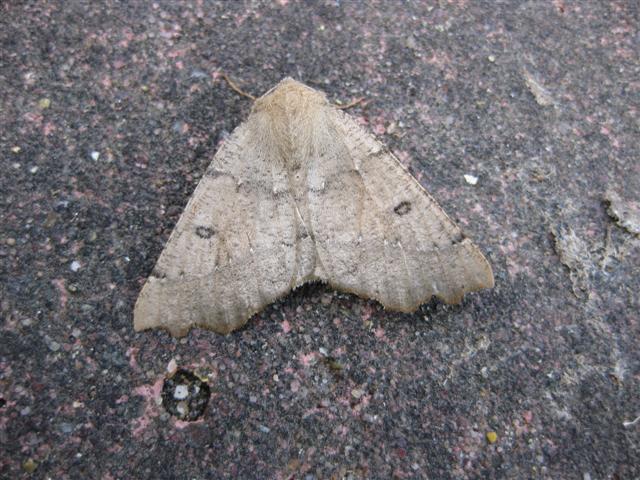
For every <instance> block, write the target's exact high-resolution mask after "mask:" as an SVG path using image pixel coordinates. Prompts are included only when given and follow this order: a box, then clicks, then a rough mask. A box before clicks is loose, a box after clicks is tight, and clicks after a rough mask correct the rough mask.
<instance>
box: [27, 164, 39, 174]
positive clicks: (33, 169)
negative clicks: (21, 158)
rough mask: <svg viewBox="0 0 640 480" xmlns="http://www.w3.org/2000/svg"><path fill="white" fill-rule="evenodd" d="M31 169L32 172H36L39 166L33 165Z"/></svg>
mask: <svg viewBox="0 0 640 480" xmlns="http://www.w3.org/2000/svg"><path fill="white" fill-rule="evenodd" d="M29 171H30V172H31V173H36V172H37V171H38V166H37V165H35V166H33V167H31V168H30V169H29Z"/></svg>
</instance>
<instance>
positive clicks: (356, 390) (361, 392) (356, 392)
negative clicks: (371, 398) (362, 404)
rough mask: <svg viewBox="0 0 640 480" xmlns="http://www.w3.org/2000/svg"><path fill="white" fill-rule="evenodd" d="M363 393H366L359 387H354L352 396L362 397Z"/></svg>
mask: <svg viewBox="0 0 640 480" xmlns="http://www.w3.org/2000/svg"><path fill="white" fill-rule="evenodd" d="M363 395H364V392H363V391H362V390H360V389H359V388H354V389H353V390H351V396H352V397H353V398H355V399H356V400H358V399H360V397H362V396H363Z"/></svg>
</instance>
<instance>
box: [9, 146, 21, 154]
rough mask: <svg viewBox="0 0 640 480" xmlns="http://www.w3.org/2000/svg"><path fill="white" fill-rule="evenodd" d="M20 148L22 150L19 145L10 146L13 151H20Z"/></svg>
mask: <svg viewBox="0 0 640 480" xmlns="http://www.w3.org/2000/svg"><path fill="white" fill-rule="evenodd" d="M20 150H22V149H21V148H20V147H19V146H17V145H16V146H15V147H11V151H12V152H13V153H20Z"/></svg>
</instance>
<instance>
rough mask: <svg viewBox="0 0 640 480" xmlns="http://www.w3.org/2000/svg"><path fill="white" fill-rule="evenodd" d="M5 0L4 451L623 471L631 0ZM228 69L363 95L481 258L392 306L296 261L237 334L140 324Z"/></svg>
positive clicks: (74, 463)
mask: <svg viewBox="0 0 640 480" xmlns="http://www.w3.org/2000/svg"><path fill="white" fill-rule="evenodd" d="M0 13H1V16H0V107H1V112H0V166H1V168H2V174H1V175H0V314H1V316H0V477H2V478H7V479H9V478H11V479H13V478H22V477H24V478H43V479H44V478H56V479H75V478H98V479H104V480H108V479H128V478H149V479H151V478H154V479H157V478H167V479H173V478H175V479H209V478H211V479H214V478H282V479H285V478H295V479H324V478H354V479H355V478H438V479H440V478H443V479H444V478H554V479H556V478H576V479H584V480H586V479H594V480H595V479H604V478H617V479H627V478H638V477H640V461H639V460H638V458H639V455H640V420H639V419H638V418H639V416H640V354H639V350H638V341H639V339H640V323H639V316H640V315H639V313H638V312H639V311H640V305H639V304H640V300H639V294H638V292H639V291H640V285H639V284H640V277H639V275H638V266H639V265H640V248H639V247H640V240H639V234H640V230H639V229H638V225H640V223H639V222H640V220H639V219H640V216H639V213H638V212H639V204H638V202H639V201H640V198H639V196H640V195H639V192H640V127H639V125H640V81H639V78H640V61H639V56H640V54H639V52H640V33H639V29H638V26H639V25H640V7H639V4H638V3H637V2H634V1H626V2H625V1H607V2H603V1H595V0H580V1H563V0H555V1H549V2H546V1H545V2H542V1H540V2H516V1H511V2H506V1H505V2H493V1H486V2H479V1H477V2H476V1H464V0H460V1H441V2H400V1H393V2H391V1H389V2H366V3H365V2H346V1H331V2H328V1H327V2H294V1H289V2H287V1H285V0H281V1H279V2H244V3H241V2H201V1H200V2H189V3H187V2H162V1H159V2H155V3H152V2H146V1H130V2H117V1H114V0H107V1H102V2H82V1H78V0H75V1H69V2H66V1H65V2H63V1H39V2H38V1H31V2H23V1H12V2H3V3H2V4H1V5H0ZM221 72H225V73H227V74H229V75H230V76H231V77H233V78H234V79H235V80H236V81H237V82H238V84H239V85H240V86H241V87H242V88H243V89H245V90H247V91H249V92H251V93H253V94H255V95H259V94H261V93H263V92H265V91H266V90H268V89H269V88H270V87H272V86H273V85H274V84H275V83H277V82H278V81H279V80H280V79H282V78H283V77H285V76H292V77H294V78H296V79H298V80H301V81H303V82H305V83H307V84H308V85H310V86H313V87H315V88H319V89H321V90H323V91H325V92H326V93H327V94H328V96H329V98H331V99H332V100H333V101H335V102H343V103H346V102H349V101H351V100H353V99H356V98H359V97H364V99H365V100H364V101H363V102H362V103H360V104H358V105H356V106H354V107H352V108H351V109H349V113H350V114H351V115H354V116H356V117H357V118H358V119H359V120H360V121H361V122H362V123H363V124H365V125H367V128H369V129H370V130H371V131H372V132H375V134H376V135H377V136H378V137H379V138H380V139H381V140H383V141H384V142H385V143H386V144H387V145H388V146H389V147H390V148H391V149H392V150H393V151H394V152H395V153H396V154H397V155H398V157H399V158H400V160H401V161H402V162H403V163H404V164H405V165H406V166H407V167H408V168H409V169H410V170H411V171H412V172H413V173H414V175H415V176H416V177H417V178H418V179H419V180H420V182H421V183H422V184H423V185H424V186H425V188H427V189H428V190H429V191H430V192H431V194H432V195H433V196H434V197H435V198H436V199H437V200H438V202H439V203H440V204H441V205H442V207H443V208H444V209H445V211H447V213H448V214H449V215H450V216H451V217H452V218H454V219H455V220H456V221H458V222H459V224H460V225H461V226H462V227H463V229H464V230H465V232H466V233H467V235H468V236H470V237H471V238H473V239H474V241H475V242H476V243H477V244H478V245H479V246H480V248H481V249H482V250H483V252H485V254H486V255H487V257H488V259H489V261H490V262H491V264H492V266H493V269H494V273H495V278H496V286H495V288H494V289H492V290H488V291H483V292H480V293H476V294H471V295H467V297H466V298H465V300H464V301H463V303H462V304H461V305H459V306H446V305H443V304H441V303H438V302H432V303H430V304H428V305H425V306H424V307H422V308H421V309H420V310H419V311H418V312H417V313H416V314H413V315H401V314H395V313H391V312H386V311H384V310H383V309H382V308H381V307H380V306H379V305H378V304H376V303H375V302H370V301H366V300H363V299H360V298H357V297H354V296H351V295H347V294H340V293H337V292H334V291H332V290H331V289H329V288H328V287H325V286H322V285H309V286H305V287H304V288H301V289H299V290H297V291H295V292H293V293H292V294H291V295H289V296H288V297H286V298H285V299H284V300H282V301H280V302H278V303H276V304H274V305H272V306H270V307H269V308H268V309H266V310H265V311H264V312H262V313H261V314H259V315H257V316H256V317H254V318H253V319H252V320H251V321H250V322H249V323H248V325H247V326H246V327H245V328H243V329H242V330H241V331H238V332H235V333H233V334H231V335H229V336H220V335H217V334H215V333H212V332H207V331H201V330H194V331H192V332H191V333H190V334H189V335H188V336H187V337H185V338H183V339H174V338H172V337H170V336H169V335H168V334H167V333H165V332H162V331H147V332H143V333H135V332H134V330H133V328H132V309H133V305H134V302H135V300H136V298H137V295H138V293H139V291H140V288H141V286H142V284H143V282H144V280H145V278H146V277H147V275H148V274H149V273H150V272H151V270H152V268H153V265H154V263H155V260H156V259H157V257H158V255H159V254H160V252H161V250H162V248H163V245H164V243H165V242H166V240H167V238H168V236H169V234H170V233H171V230H172V228H173V226H174V224H175V222H176V221H177V219H178V217H179V215H180V213H181V211H182V208H183V207H184V205H185V204H186V202H187V200H188V198H189V196H190V194H191V192H192V191H193V189H194V188H195V186H196V184H197V182H198V179H199V178H200V177H201V175H202V174H203V172H204V171H205V169H206V167H207V165H208V163H209V162H210V161H211V158H212V156H213V154H214V153H215V151H216V150H217V148H218V146H219V145H220V144H221V142H223V141H224V139H225V137H226V136H227V135H228V134H229V132H231V131H232V130H233V128H234V127H236V126H237V125H238V124H239V123H240V122H242V120H243V119H245V118H246V116H247V114H248V112H249V110H250V108H251V102H250V101H249V100H247V99H246V98H244V97H242V96H240V95H238V94H236V93H235V92H234V91H233V90H231V89H230V88H229V86H228V85H227V84H226V83H225V82H224V81H223V80H222V78H221ZM465 175H467V177H466V178H465ZM474 177H475V178H474ZM475 179H477V182H475V184H474V180H475ZM176 370H177V371H178V372H179V375H180V377H176V376H174V377H172V378H168V377H170V376H171V374H172V373H173V372H174V371H176ZM176 375H178V374H176ZM182 378H184V379H188V382H187V383H188V384H185V385H177V383H179V382H178V379H182ZM165 380H166V381H167V382H168V383H167V385H168V386H167V385H165ZM186 381H187V380H185V382H186ZM171 382H173V383H171ZM202 382H206V387H208V390H210V398H209V399H208V401H204V400H203V397H202V395H204V394H206V393H207V392H206V391H207V388H205V387H203V385H202ZM163 387H165V393H164V394H163ZM183 387H184V388H183ZM172 388H173V389H174V390H173V391H174V395H173V397H174V398H173V400H175V402H172V401H169V400H171V398H170V397H171V395H170V393H171V391H172V390H171V389H172ZM179 388H180V389H182V390H179ZM167 392H168V393H167ZM183 395H186V396H189V395H199V396H200V397H198V398H191V397H189V398H187V400H185V401H184V402H186V403H180V402H181V401H182V398H183ZM163 398H165V401H164V402H163V401H162V399H163ZM167 399H168V400H167ZM203 405H204V408H202V407H203ZM185 409H187V410H185ZM195 417H197V418H195Z"/></svg>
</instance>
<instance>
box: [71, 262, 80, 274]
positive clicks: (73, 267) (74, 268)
mask: <svg viewBox="0 0 640 480" xmlns="http://www.w3.org/2000/svg"><path fill="white" fill-rule="evenodd" d="M80 266H81V265H80V262H79V261H77V260H74V261H73V262H71V265H70V266H69V268H70V269H71V271H72V272H77V271H78V270H80Z"/></svg>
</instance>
